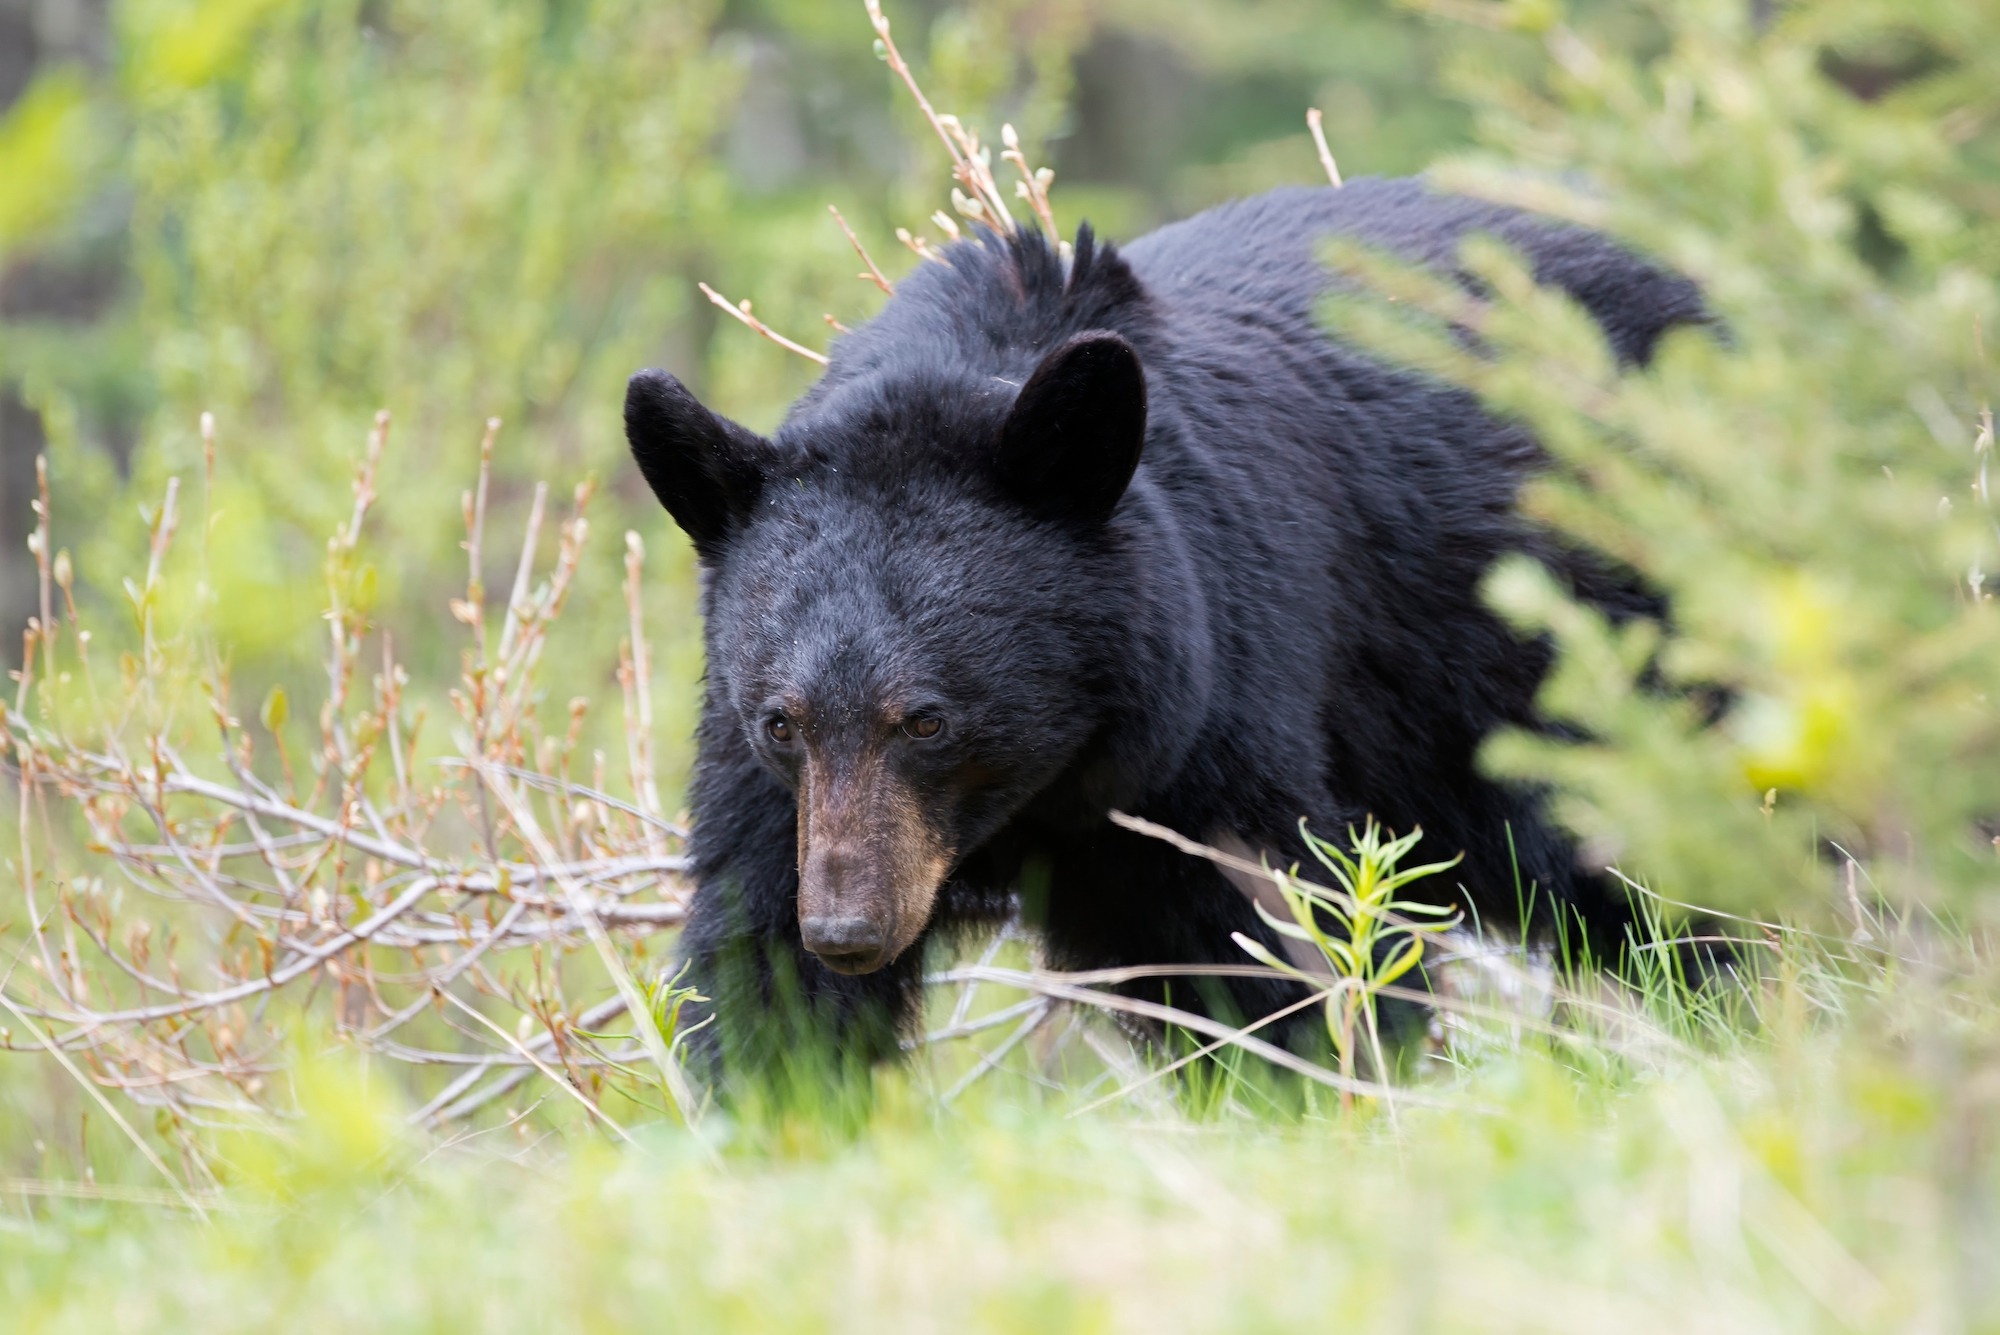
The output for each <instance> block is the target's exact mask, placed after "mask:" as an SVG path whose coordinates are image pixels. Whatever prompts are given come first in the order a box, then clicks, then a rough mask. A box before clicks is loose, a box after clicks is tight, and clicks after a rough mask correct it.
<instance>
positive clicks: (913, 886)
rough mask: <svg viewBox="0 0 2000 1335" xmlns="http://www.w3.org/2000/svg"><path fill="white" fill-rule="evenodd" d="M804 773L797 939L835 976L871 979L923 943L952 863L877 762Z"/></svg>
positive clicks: (810, 768) (909, 796) (906, 794)
mask: <svg viewBox="0 0 2000 1335" xmlns="http://www.w3.org/2000/svg"><path fill="white" fill-rule="evenodd" d="M868 759H872V758H864V763H862V764H860V765H856V766H852V767H849V768H847V769H846V771H845V772H840V771H835V770H830V768H829V767H826V766H822V765H818V764H814V763H812V761H811V760H810V759H809V760H808V762H807V765H806V774H805V783H804V784H803V785H802V786H801V791H800V793H799V807H800V811H799V816H800V820H799V938H800V941H801V943H802V944H803V945H804V946H805V948H806V949H807V950H809V951H811V952H812V953H813V954H815V955H817V956H819V958H820V962H821V963H823V964H825V965H826V966H827V967H828V968H829V969H832V970H833V971H834V972H836V973H872V972H874V971H875V970H876V969H879V968H881V967H882V966H883V965H885V964H888V963H889V962H890V961H891V960H893V959H895V958H896V957H897V956H898V955H900V954H902V953H903V951H905V950H907V949H908V948H909V947H910V945H911V944H912V943H913V942H914V941H915V940H916V939H917V938H918V937H919V936H921V935H922V934H923V930H924V928H925V927H926V926H928V925H929V923H930V917H931V910H932V908H933V906H934V904H935V902H936V899H937V892H938V886H939V885H940V884H941V883H942V882H943V880H944V874H945V871H946V870H947V868H948V867H949V866H950V863H951V853H950V850H949V849H948V848H946V847H945V846H944V844H943V841H942V840H940V839H939V838H938V837H937V835H936V834H935V833H934V832H933V831H932V829H931V826H930V822H929V821H927V820H926V819H925V816H924V811H923V806H922V803H921V802H920V801H919V800H918V796H917V794H916V793H915V792H913V791H912V790H911V789H910V787H909V786H908V785H907V784H905V783H903V782H901V781H900V780H899V779H898V778H897V777H896V776H894V775H892V774H888V773H885V772H884V770H885V769H886V766H883V765H881V764H880V763H879V762H878V763H874V764H870V763H866V761H867V760H868Z"/></svg>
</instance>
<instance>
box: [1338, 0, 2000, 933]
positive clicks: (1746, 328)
mask: <svg viewBox="0 0 2000 1335" xmlns="http://www.w3.org/2000/svg"><path fill="white" fill-rule="evenodd" d="M1637 8H1638V12H1639V13H1640V14H1641V15H1642V16H1645V17H1647V18H1649V19H1650V21H1651V22H1652V24H1653V25H1654V27H1655V30H1656V32H1657V33H1658V40H1657V41H1655V42H1651V43H1648V44H1646V45H1645V46H1642V47H1640V48H1638V49H1633V48H1631V47H1627V46H1621V45H1620V44H1618V43H1616V42H1613V41H1607V40H1605V37H1604V35H1603V34H1602V33H1600V32H1594V31H1592V30H1591V29H1590V28H1589V27H1588V26H1585V25H1578V26H1575V27H1571V26H1565V25H1563V24H1557V25H1555V26H1553V27H1550V28H1549V29H1548V30H1547V31H1546V32H1545V33H1544V34H1542V35H1541V37H1540V38H1539V41H1540V44H1541V45H1542V47H1543V49H1544V52H1545V59H1544V62H1543V64H1542V67H1541V69H1540V70H1539V72H1537V73H1535V74H1534V75H1533V76H1532V77H1530V78H1527V79H1523V78H1520V77H1518V76H1510V75H1506V74H1496V72H1495V71H1494V69H1493V68H1492V67H1491V66H1490V65H1487V64H1485V63H1484V62H1477V61H1473V60H1469V59H1468V60H1465V61H1463V62H1461V63H1460V65H1459V66H1458V68H1457V75H1456V77H1457V82H1458V85H1459V86H1460V87H1461V88H1462V89H1463V90H1464V91H1465V93H1466V95H1467V96H1468V97H1469V99H1470V100H1472V101H1473V102H1474V104H1475V105H1477V106H1479V107H1480V108H1481V111H1482V127H1483V136H1484V138H1485V139H1486V140H1487V141H1488V143H1489V144H1490V145H1491V147H1489V148H1487V149H1485V150H1483V151H1481V152H1480V153H1477V154H1474V155H1467V156H1462V157H1460V158H1458V159H1457V160H1456V161H1453V162H1449V163H1447V164H1444V165H1443V166H1441V167H1440V169H1439V170H1438V173H1437V174H1438V177H1439V179H1440V181H1441V182H1442V183H1444V184H1446V185H1449V186H1453V187H1456V188H1459V189H1463V190H1467V191H1471V192H1473V193H1479V194H1484V195H1489V196H1492V197H1494V198H1499V199H1504V200H1511V201H1513V202H1517V203H1522V204H1526V205H1529V206H1532V207H1537V208H1540V209H1543V210H1545V211H1548V212H1551V213H1555V214H1557V215H1559V216H1567V217H1570V218H1573V219H1575V220H1577V221H1580V222H1585V223H1589V224H1592V225H1596V226H1604V227H1610V228H1612V229H1613V230H1615V231H1617V232H1618V233H1620V234H1621V235H1624V236H1626V237H1629V238H1631V239H1632V240H1633V241H1634V242H1635V243H1637V244H1638V245H1639V246H1640V247H1642V248H1643V249H1645V250H1647V251H1650V252H1651V253H1654V254H1656V255H1659V256H1661V257H1663V258H1664V259H1666V260H1667V261H1668V262H1670V263H1672V264H1675V265H1677V266H1679V267H1680V268H1681V269H1682V270H1684V271H1685V272H1687V273H1688V274H1690V275H1692V276H1693V277H1694V278H1695V279H1697V281H1699V282H1700V283H1701V285H1702V287H1703V288H1704V290H1705V291H1706V292H1707V294H1708V296H1709V298H1710V300H1711V301H1712V303H1713V307H1714V310H1715V312H1716V314H1717V316H1718V317H1719V320H1720V322H1721V323H1720V328H1719V329H1717V330H1713V331H1705V332H1690V331H1684V332H1682V333H1680V334H1678V335H1675V336H1674V337H1673V338H1671V339H1670V340H1669V342H1668V343H1667V345H1666V347H1665V348H1664V350H1663V352H1662V354H1661V356H1660V358H1659V363H1658V365H1657V366H1656V367H1655V368H1654V369H1652V370H1651V371H1649V372H1648V373H1646V374H1643V375H1637V376H1622V375H1620V374H1619V372H1618V369H1617V368H1616V367H1614V366H1613V365H1612V362H1611V359H1610V357H1609V355H1608V354H1607V352H1606V351H1605V349H1604V346H1603V344H1602V341H1601V339H1600V338H1599V336H1598V335H1597V333H1596V331H1595V329H1594V328H1593V327H1591V325H1590V324H1589V322H1588V320H1587V319H1585V318H1584V317H1583V316H1582V315H1581V314H1580V313H1579V312H1578V311H1577V310H1576V309H1574V308H1572V307H1570V306H1569V305H1568V303H1566V302H1565V301H1563V300H1560V299H1558V297H1556V296H1555V295H1554V294H1552V293H1549V292H1544V291H1540V290H1538V289H1536V288H1535V287H1534V285H1533V283H1532V282H1531V281H1529V280H1528V279H1527V278H1526V276H1525V275H1524V274H1523V273H1522V272H1521V270H1520V268H1519V267H1518V265H1517V263H1516V262H1515V260H1514V259H1513V258H1512V257H1509V256H1507V255H1505V254H1501V253H1498V252H1496V251H1494V250H1492V249H1491V248H1490V247H1488V248H1483V249H1482V248H1477V247H1475V248H1474V249H1473V251H1472V252H1471V253H1469V255H1468V262H1469V263H1470V264H1471V265H1472V267H1473V268H1474V269H1475V270H1476V271H1477V272H1479V273H1480V274H1481V275H1482V276H1483V277H1484V278H1485V280H1486V282H1487V284H1488V285H1489V287H1490V289H1491V293H1492V300H1491V301H1489V302H1486V303H1482V304H1480V305H1479V308H1478V309H1476V310H1471V311H1468V310H1467V306H1468V303H1467V302H1466V300H1465V298H1463V296H1462V295H1461V294H1460V293H1459V292H1458V291H1457V290H1456V289H1445V288H1443V287H1441V286H1440V285H1438V284H1436V283H1433V282H1426V281H1424V280H1421V279H1413V278H1411V277H1409V276H1400V277H1396V278H1391V279H1390V280H1389V281H1391V282H1393V283H1396V284H1398V285H1399V287H1400V294H1401V295H1402V296H1404V297H1405V298H1407V300H1406V302H1405V303H1404V305H1403V306H1402V313H1401V314H1392V315H1390V317H1389V320H1388V323H1387V324H1386V325H1385V324H1382V323H1379V321H1380V319H1381V317H1382V315H1383V312H1382V311H1380V310H1375V311H1364V312H1353V311H1350V312H1349V316H1350V317H1352V316H1354V315H1356V314H1359V315H1360V317H1361V319H1360V321H1359V324H1361V325H1368V324H1373V326H1374V327H1373V329H1372V334H1371V336H1373V337H1377V338H1386V339H1388V340H1389V341H1390V342H1392V343H1394V344H1395V345H1396V346H1398V347H1399V348H1400V349H1401V354H1400V355H1405V356H1410V357H1413V358H1416V359H1419V360H1421V361H1423V362H1425V363H1426V364H1428V365H1429V366H1431V367H1432V368H1433V369H1434V370H1437V371H1438V372H1440V373H1442V374H1445V375H1447V376H1449V377H1451V378H1454V379H1456V380H1459V381H1461V382H1462V383H1465V384H1468V385H1470V386H1472V387H1474V388H1476V389H1478V390H1479V391H1480V392H1481V393H1482V394H1483V395H1484V396H1485V397H1486V398H1487V399H1488V401H1489V402H1491V403H1493V404H1495V405H1496V406H1498V407H1499V408H1501V409H1502V410H1504V411H1506V412H1508V413H1510V414H1512V415H1515V416H1518V417H1520V418H1522V419H1525V420H1527V421H1528V422H1530V423H1531V424H1532V425H1533V426H1534V427H1535V429H1536V430H1537V432H1538V433H1539V434H1540V436H1541V437H1542V439H1543V440H1545V441H1546V442H1547V443H1548V444H1549V445H1550V447H1551V448H1552V450H1553V452H1554V454H1555V456H1556V458H1557V460H1558V462H1559V465H1560V466H1559V467H1558V469H1557V470H1556V471H1555V472H1554V473H1553V475H1551V476H1550V477H1548V478H1547V479H1546V480H1544V481H1543V482H1542V483H1541V484H1540V485H1538V486H1537V487H1536V488H1535V489H1534V490H1533V491H1532V493H1531V495H1530V498H1529V502H1530V506H1531V508H1532V509H1533V510H1534V512H1535V513H1537V514H1538V515H1540V516H1542V517H1543V518H1545V519H1546V520H1548V521H1549V522H1551V523H1553V524H1555V525H1556V526H1558V527H1559V528H1561V529H1562V530H1564V531H1565V532H1567V533H1569V534H1571V535H1573V536H1574V537H1576V538H1577V539H1579V540H1581V541H1583V542H1586V543H1588V544H1590V545H1591V546H1593V547H1595V548H1596V549H1598V550H1600V551H1603V552H1606V553H1608V554H1610V555H1612V556H1613V557H1615V558H1616V559H1618V560H1620V561H1622V562H1623V563H1625V564H1626V565H1627V566H1629V567H1631V568H1632V569H1635V570H1637V571H1639V572H1641V573H1642V574H1643V575H1644V576H1646V577H1647V578H1648V579H1649V580H1651V581H1652V582H1653V583H1654V584H1655V585H1656V586H1657V587H1658V588H1660V589H1662V590H1663V591H1664V592H1665V593H1667V595H1668V596H1669V598H1670V600H1671V604H1672V624H1671V626H1670V627H1667V628H1665V629H1664V630H1663V629H1662V628H1661V627H1659V626H1656V625H1653V624H1651V623H1638V624H1633V625H1628V626H1624V627H1613V626H1610V625H1607V624H1606V623H1605V622H1604V621H1603V619H1602V618H1600V617H1598V616H1596V615H1594V614H1592V613H1589V612H1587V611H1584V610H1582V609H1580V608H1578V607H1576V606H1574V605H1572V604H1569V603H1568V602H1567V601H1566V600H1565V599H1564V597H1563V596H1562V595H1561V594H1560V593H1559V592H1558V591H1556V590H1555V589H1554V588H1552V587H1551V586H1550V585H1549V583H1548V581H1547V580H1546V579H1545V578H1544V577H1542V576H1540V575H1539V574H1538V573H1537V572H1536V571H1534V570H1532V569H1528V568H1508V569H1503V570H1502V571H1500V572H1498V573H1497V574H1496V577H1495V579H1494V581H1493V585H1492V593H1493V595H1494V596H1495V597H1496V598H1497V599H1498V600H1499V601H1500V603H1501V605H1502V606H1503V607H1504V608H1506V609H1507V610H1508V611H1509V612H1510V613H1511V614H1513V615H1514V616H1516V617H1517V618H1519V619H1520V620H1521V622H1522V623H1523V624H1524V625H1525V626H1527V627H1528V628H1531V629H1540V630H1547V631H1550V632H1552V633H1553V634H1554V635H1555V637H1556V639H1557V641H1558V642H1559V644H1560V646H1561V648H1562V651H1563V652H1562V658H1561V665H1560V669H1559V671H1558V672H1557V674H1556V675H1555V677H1554V679H1553V680H1552V681H1551V683H1550V684H1549V687H1548V690H1547V693H1546V696H1545V703H1546V704H1547V705H1548V707H1549V709H1550V712H1551V713H1552V714H1554V715H1555V716H1556V717H1559V718H1562V719H1564V720H1567V721H1569V722H1571V723H1573V724H1575V725H1578V726H1579V727H1580V728H1581V729H1582V732H1583V735H1585V736H1586V737H1587V738H1588V740H1586V741H1582V742H1575V741H1571V740H1562V739H1556V738H1540V737H1529V736H1513V737H1506V738H1502V739H1499V740H1498V741H1496V743H1495V744H1494V745H1493V746H1492V747H1491V749H1490V752H1489V756H1490V759H1491V761H1492V762H1493V763H1494V764H1495V765H1497V766H1498V767H1499V768H1500V769H1501V770H1503V771H1504V772H1507V773H1510V774H1514V775H1518V776H1521V777H1524V778H1530V779H1534V780H1537V781H1542V782H1548V783H1551V784H1553V785H1554V788H1555V792H1556V795H1557V799H1556V800H1557V806H1558V810H1559V811H1560V812H1561V813H1562V815H1563V817H1564V818H1565V819H1566V820H1567V821H1568V822H1569V823H1570V824H1571V825H1572V826H1573V827H1575V828H1576V829H1577V830H1578V831H1579V832H1580V833H1581V834H1582V835H1584V836H1585V838H1586V840H1587V841H1588V843H1589V845H1590V847H1591V849H1592V851H1593V852H1594V853H1595V854H1596V855H1597V856H1599V857H1601V858H1603V859H1605V860H1606V861H1609V862H1612V863H1614V864H1615V865H1617V866H1619V867H1621V868H1622V869H1623V870H1625V871H1626V872H1628V873H1629V874H1632V875H1634V876H1639V877H1643V878H1646V879H1648V880H1650V881H1651V882H1652V883H1653V884H1654V885H1655V886H1656V887H1658V888H1659V889H1661V890H1663V891H1665V892H1666V893H1668V894H1670V895H1672V896H1675V897H1677V898H1680V899H1683V900H1694V901H1697V902H1699V903H1702V904H1711V905H1726V906H1730V907H1750V908H1756V909H1767V910H1780V911H1782V910H1797V911H1805V912H1819V913H1832V912H1835V911H1837V912H1839V913H1840V914H1841V915H1842V916H1844V917H1845V916H1848V915H1849V914H1851V913H1852V912H1853V911H1854V909H1855V908H1856V906H1857V905H1859V904H1860V903H1861V902H1863V901H1864V900H1865V901H1868V902H1873V900H1874V899H1875V897H1876V896H1878V895H1880V896H1887V897H1888V898H1889V899H1890V900H1891V901H1892V902H1895V903H1897V904H1899V905H1905V906H1907V905H1911V904H1916V905H1924V906H1929V907H1934V908H1949V909H1955V910H1963V911H1968V912H1970V913H1972V914H1974V915H1976V916H1978V917H1980V918H1982V919H1983V918H1987V917H1990V915H1991V914H1992V913H1993V912H1994V911H1995V909H1996V907H2000V897H1997V896H1995V895H1994V894H1993V891H1994V889H1995V884H1996V881H2000V841H1996V835H2000V825H1996V819H2000V608H1996V606H1995V603H1994V589H1993V585H1994V583H1995V576H1996V572H2000V524H1996V514H2000V511H1996V508H1995V506H1994V504H1993V500H1992V496H1991V493H1990V488H1991V486H1992V484H1993V482H1994V479H1993V477H1992V472H1993V430H1992V418H1991V415H1990V411H1989V409H1990V405H1991V403H1992V400H1993V395H1994V390H1995V377H1994V373H1993V364H1992V361H1991V352H1990V349H1989V343H1990V341H1991V339H1992V337H1993V334H1994V331H1995V330H1996V327H2000V326H1997V325H1996V322H2000V286H1996V283H1995V274H1996V272H2000V92H1996V89H2000V11H1996V10H1995V9H1994V8H1993V7H1992V6H1990V5H1986V4H1981V3H1976V0H1930V2H1928V3H1923V4H1917V5H1902V4H1898V5H1893V6H1889V5H1879V4H1876V3H1873V0H1852V2H1850V3H1841V4H1824V5H1812V6H1804V7H1800V8H1798V9H1797V10H1793V11H1786V12H1784V13H1782V14H1780V15H1779V16H1778V17H1777V18H1776V20H1775V22H1774V23H1773V24H1771V25H1770V26H1769V28H1768V29H1761V30H1760V28H1759V27H1758V26H1757V25H1756V24H1755V23H1754V22H1753V17H1752V14H1751V12H1750V11H1749V10H1748V9H1746V8H1745V7H1744V6H1742V5H1740V4H1735V3H1731V2H1730V0H1702V2H1701V3H1695V4H1682V3H1676V4H1672V5H1666V4H1657V5H1656V4H1645V5H1641V6H1638V7H1637ZM1411 311H1416V312H1421V315H1420V316H1419V317H1418V318H1417V319H1416V320H1412V319H1411V318H1408V316H1407V313H1408V312H1411ZM1436 317H1451V318H1461V319H1470V320H1472V321H1473V323H1475V324H1476V326H1477V327H1478V329H1479V331H1480V334H1481V336H1482V338H1483V340H1484V341H1485V343H1486V344H1487V345H1488V346H1489V347H1490V348H1491V349H1492V350H1493V352H1494V353H1495V354H1497V355H1495V356H1491V357H1486V356H1474V355H1471V354H1469V353H1468V352H1467V351H1466V350H1465V349H1464V348H1463V347H1462V346H1460V345H1459V344H1457V343H1455V342H1453V341H1452V340H1451V339H1449V338H1440V337H1438V335H1437V332H1436V331H1435V330H1434V329H1433V330H1430V331H1425V330H1423V329H1420V328H1419V327H1418V326H1419V325H1420V324H1421V323H1423V322H1424V321H1425V320H1428V319H1434V318H1436ZM1349 323H1350V326H1351V327H1358V326H1357V325H1356V324H1355V322H1354V321H1353V320H1352V319H1351V318H1350V320H1349ZM1656 673H1657V674H1658V675H1657V677H1656V676H1655V674H1656ZM1656 687H1658V688H1664V697H1665V698H1663V691H1662V690H1661V689H1656ZM1718 716H1719V717H1718ZM1850 886H1851V887H1852V888H1851V889H1849V888H1848V887H1850ZM1855 930H1860V928H1859V926H1858V925H1856V926H1855Z"/></svg>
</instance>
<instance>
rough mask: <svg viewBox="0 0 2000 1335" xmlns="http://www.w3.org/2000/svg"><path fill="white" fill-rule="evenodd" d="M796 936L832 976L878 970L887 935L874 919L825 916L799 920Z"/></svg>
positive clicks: (886, 942)
mask: <svg viewBox="0 0 2000 1335" xmlns="http://www.w3.org/2000/svg"><path fill="white" fill-rule="evenodd" d="M799 937H800V939H801V940H802V941H803V942H804V943H805V948H806V949H807V950H810V951H811V952H812V953H813V954H815V955H817V956H819V958H820V962H821V963H822V964H824V965H826V967H827V968H829V969H832V970H833V971H834V972H835V973H869V972H871V971H873V970H875V969H878V968H880V967H881V965H882V948H883V947H884V946H885V945H887V944H888V940H889V933H888V931H887V930H886V929H885V928H884V926H883V924H882V923H880V922H878V921H876V920H875V919H873V918H863V917H858V916H851V915H850V916H841V917H836V916H832V915H828V916H825V917H813V918H806V919H804V920H802V921H801V922H800V923H799Z"/></svg>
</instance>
